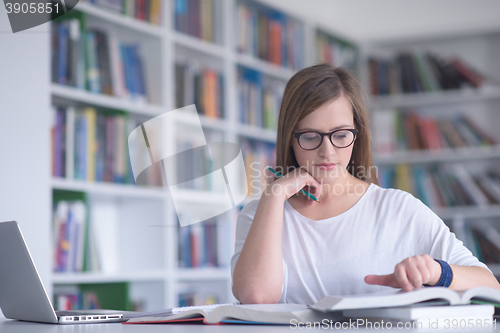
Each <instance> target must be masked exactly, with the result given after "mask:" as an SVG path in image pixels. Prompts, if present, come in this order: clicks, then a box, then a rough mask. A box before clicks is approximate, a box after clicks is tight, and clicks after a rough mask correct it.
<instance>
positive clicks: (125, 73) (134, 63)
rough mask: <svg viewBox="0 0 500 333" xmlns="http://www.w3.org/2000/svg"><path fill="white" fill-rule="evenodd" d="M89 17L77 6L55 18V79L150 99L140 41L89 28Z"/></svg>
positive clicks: (96, 90)
mask: <svg viewBox="0 0 500 333" xmlns="http://www.w3.org/2000/svg"><path fill="white" fill-rule="evenodd" d="M73 12H74V13H73ZM69 14H71V15H69ZM86 21H87V19H86V14H84V13H82V12H78V11H77V10H73V11H71V12H70V13H68V14H66V15H64V16H63V17H61V18H58V19H56V20H54V21H52V48H51V49H52V50H51V51H52V56H51V57H52V82H54V83H58V84H61V85H67V86H71V87H75V88H77V89H79V90H87V91H90V92H93V93H97V94H105V95H110V96H116V97H120V98H126V99H130V100H132V101H134V102H138V103H146V102H148V101H149V96H148V89H147V84H146V73H145V65H144V60H143V56H142V55H141V53H142V52H143V51H142V50H141V49H142V47H140V45H139V42H135V43H131V42H127V43H123V42H120V41H118V39H117V37H116V36H115V35H113V34H109V33H108V32H106V31H104V30H101V29H98V28H91V29H90V28H89V29H88V28H87V27H86Z"/></svg>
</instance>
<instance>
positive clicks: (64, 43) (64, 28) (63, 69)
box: [57, 21, 69, 84]
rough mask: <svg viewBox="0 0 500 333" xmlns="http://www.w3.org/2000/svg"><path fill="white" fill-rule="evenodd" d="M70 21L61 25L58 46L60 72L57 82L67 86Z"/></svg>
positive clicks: (58, 72)
mask: <svg viewBox="0 0 500 333" xmlns="http://www.w3.org/2000/svg"><path fill="white" fill-rule="evenodd" d="M68 24H69V23H68V21H65V22H62V23H61V24H59V36H58V37H59V41H58V45H57V52H58V57H57V58H58V71H57V82H58V83H60V84H67V66H68V41H69V34H68V30H69V28H68Z"/></svg>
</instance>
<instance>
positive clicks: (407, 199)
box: [370, 183, 425, 207]
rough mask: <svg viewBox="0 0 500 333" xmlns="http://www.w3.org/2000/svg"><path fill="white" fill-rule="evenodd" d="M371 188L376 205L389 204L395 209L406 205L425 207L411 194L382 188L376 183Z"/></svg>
mask: <svg viewBox="0 0 500 333" xmlns="http://www.w3.org/2000/svg"><path fill="white" fill-rule="evenodd" d="M370 187H371V199H372V202H374V203H375V204H376V205H383V204H387V205H391V206H395V207H398V206H399V207H403V206H405V205H406V204H410V205H411V206H415V207H420V206H421V205H423V206H425V205H424V204H423V203H422V201H420V199H418V198H416V197H415V196H414V195H413V194H411V193H409V192H406V191H403V190H400V189H396V188H384V187H380V186H379V185H377V184H375V183H372V184H371V185H370Z"/></svg>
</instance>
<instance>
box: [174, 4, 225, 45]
mask: <svg viewBox="0 0 500 333" xmlns="http://www.w3.org/2000/svg"><path fill="white" fill-rule="evenodd" d="M221 5H222V3H221V2H220V1H219V0H175V1H174V26H175V30H177V31H179V32H182V33H185V34H189V35H191V36H194V37H197V38H200V39H202V40H205V41H208V42H211V43H216V44H221V38H222V36H219V34H218V33H217V31H216V30H218V29H216V26H215V25H216V24H220V21H216V20H215V18H216V17H217V12H219V11H222V7H221Z"/></svg>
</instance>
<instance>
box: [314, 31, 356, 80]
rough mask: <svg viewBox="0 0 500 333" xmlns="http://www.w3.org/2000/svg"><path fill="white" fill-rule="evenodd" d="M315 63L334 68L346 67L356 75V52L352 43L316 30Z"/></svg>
mask: <svg viewBox="0 0 500 333" xmlns="http://www.w3.org/2000/svg"><path fill="white" fill-rule="evenodd" d="M316 61H317V62H318V63H321V62H327V63H329V64H330V65H332V66H334V67H347V68H349V69H350V70H352V71H353V72H354V73H357V71H358V66H357V63H358V50H357V47H356V46H355V45H354V44H353V43H350V42H348V41H346V40H343V39H340V38H338V37H335V36H333V35H331V34H328V33H326V32H323V31H321V30H317V31H316Z"/></svg>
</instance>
